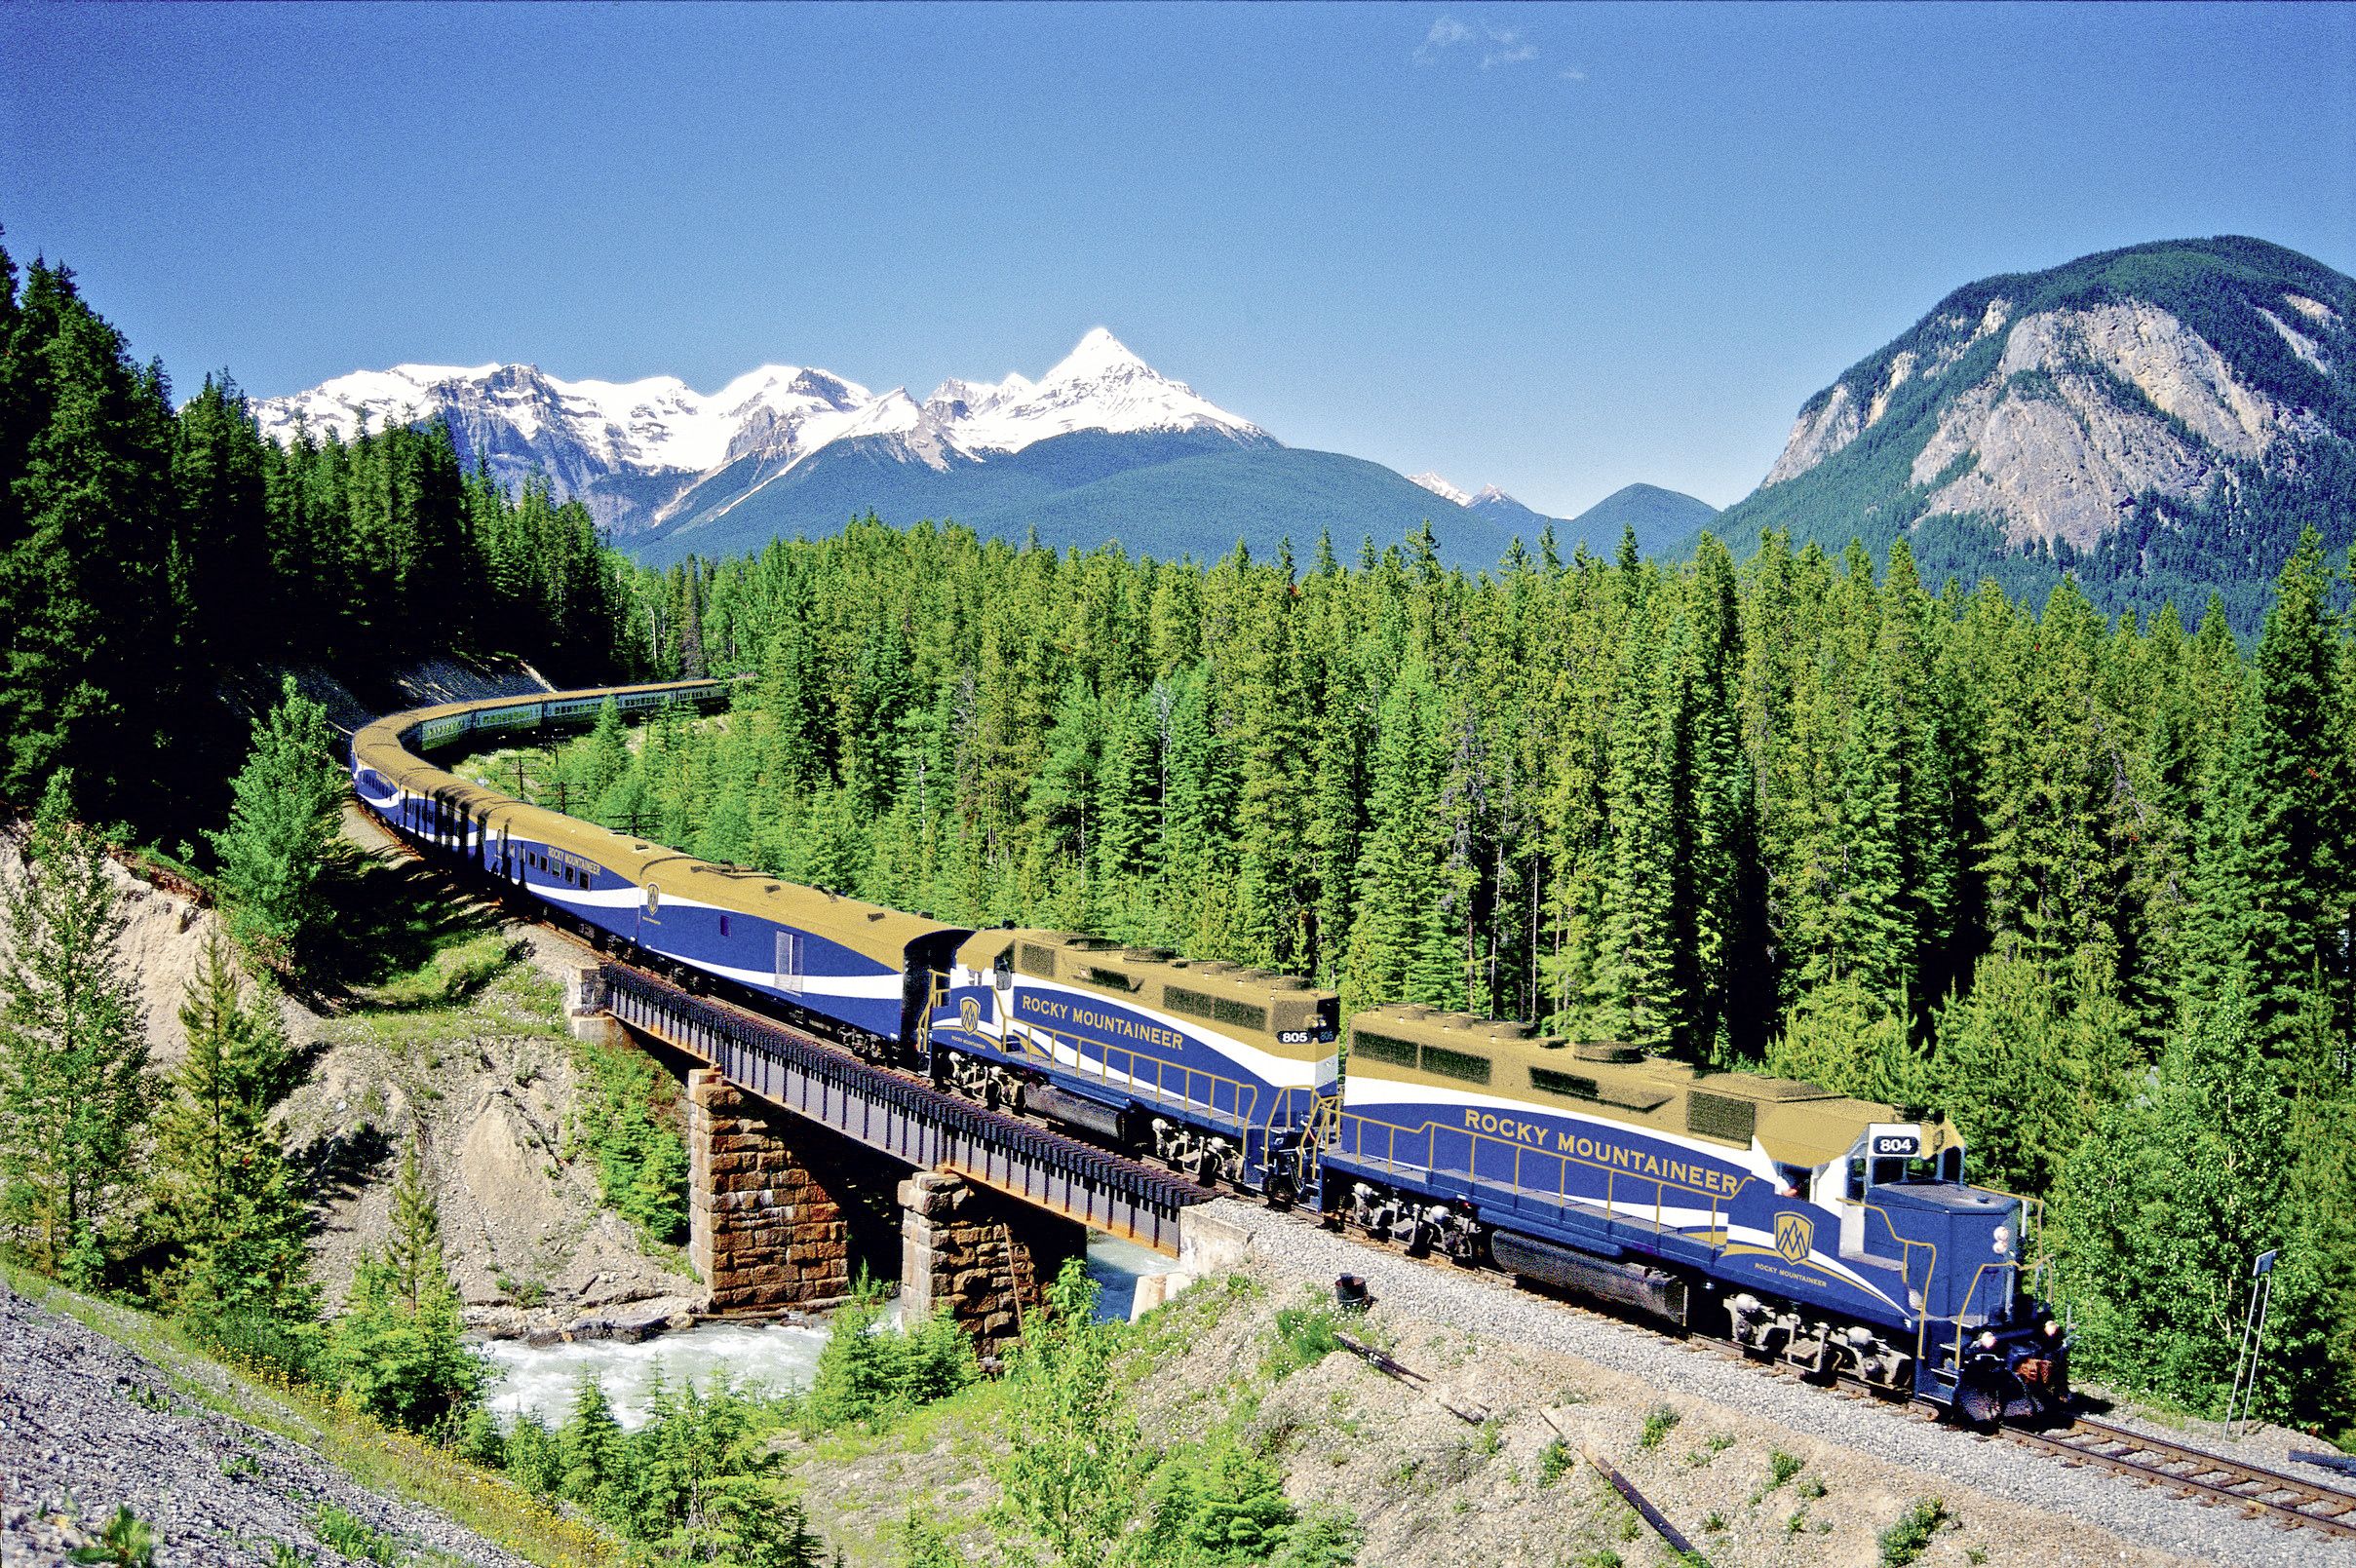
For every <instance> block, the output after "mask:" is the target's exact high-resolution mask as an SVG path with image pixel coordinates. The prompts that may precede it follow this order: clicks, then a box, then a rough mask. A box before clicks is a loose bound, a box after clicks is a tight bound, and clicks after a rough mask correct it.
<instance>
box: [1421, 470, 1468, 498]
mask: <svg viewBox="0 0 2356 1568" xmlns="http://www.w3.org/2000/svg"><path fill="white" fill-rule="evenodd" d="M1408 482H1409V483H1410V484H1420V485H1422V486H1423V487H1424V488H1425V489H1427V490H1429V491H1431V492H1432V494H1434V495H1436V496H1438V497H1439V498H1440V499H1441V500H1443V501H1446V502H1448V503H1449V504H1450V505H1451V506H1459V507H1469V506H1471V505H1472V504H1473V498H1472V497H1471V496H1469V495H1467V494H1466V493H1465V492H1464V491H1462V490H1459V489H1457V488H1456V487H1455V486H1454V485H1452V484H1450V483H1448V480H1446V479H1444V478H1441V477H1440V476H1439V475H1437V474H1434V473H1433V472H1432V471H1431V470H1430V469H1425V470H1424V471H1423V472H1422V473H1420V474H1410V475H1409V476H1408Z"/></svg>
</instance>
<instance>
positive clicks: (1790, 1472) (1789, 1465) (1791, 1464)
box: [1767, 1448, 1807, 1492]
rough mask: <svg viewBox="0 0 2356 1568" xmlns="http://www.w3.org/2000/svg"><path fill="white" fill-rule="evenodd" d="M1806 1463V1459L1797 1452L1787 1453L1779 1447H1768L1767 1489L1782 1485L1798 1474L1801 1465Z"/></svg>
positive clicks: (1771, 1489) (1770, 1489)
mask: <svg viewBox="0 0 2356 1568" xmlns="http://www.w3.org/2000/svg"><path fill="white" fill-rule="evenodd" d="M1806 1464H1807V1461H1806V1460H1804V1459H1802V1458H1800V1457H1799V1456H1798V1455H1797V1454H1787V1453H1785V1452H1784V1451H1783V1450H1782V1449H1780V1448H1773V1449H1769V1450H1768V1452H1767V1490H1768V1491H1770V1492H1771V1491H1773V1490H1775V1488H1777V1487H1778V1486H1781V1485H1783V1483H1784V1482H1786V1481H1788V1480H1790V1479H1791V1478H1792V1477H1793V1476H1795V1475H1796V1474H1798V1473H1799V1472H1800V1469H1801V1467H1803V1466H1804V1465H1806Z"/></svg>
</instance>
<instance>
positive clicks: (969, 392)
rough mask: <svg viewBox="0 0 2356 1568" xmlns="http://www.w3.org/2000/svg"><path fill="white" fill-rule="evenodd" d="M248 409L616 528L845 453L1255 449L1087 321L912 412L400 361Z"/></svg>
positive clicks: (662, 519) (834, 385) (290, 433)
mask: <svg viewBox="0 0 2356 1568" xmlns="http://www.w3.org/2000/svg"><path fill="white" fill-rule="evenodd" d="M254 412H255V414H256V416H257V417H258V418H259V420H260V422H261V427H262V430H263V432H264V433H265V434H266V435H269V436H272V437H274V438H276V439H278V440H293V439H294V437H295V433H296V431H297V430H298V429H308V430H309V431H310V432H311V433H312V434H313V435H314V436H323V437H324V436H325V435H326V434H328V432H333V433H334V434H335V435H336V436H337V437H339V438H341V439H343V440H350V439H351V438H352V437H353V436H354V435H355V434H356V433H357V432H359V431H360V430H361V429H362V428H363V427H364V426H365V427H366V428H367V429H368V430H382V429H384V428H386V427H387V426H391V425H412V424H420V423H423V422H426V421H428V420H433V419H438V418H439V419H447V420H448V421H449V424H450V429H451V433H452V435H453V437H454V438H455V439H456V441H457V444H458V447H459V456H460V458H461V459H462V460H463V461H465V462H466V463H467V464H469V465H470V466H471V465H472V464H473V463H474V462H475V461H476V460H477V459H478V458H480V459H482V460H483V462H485V463H487V464H488V466H489V468H490V471H491V473H492V474H493V475H495V476H497V477H498V478H501V479H503V480H505V481H507V482H509V483H515V482H519V481H521V479H522V478H525V477H526V476H528V475H531V474H534V473H540V474H545V475H547V476H548V478H549V479H550V481H551V482H552V484H553V485H554V486H555V488H556V490H557V493H558V495H559V496H560V497H579V498H580V499H582V500H584V501H586V502H588V503H589V505H590V507H591V509H592V510H593V511H594V512H596V513H597V514H598V516H599V520H600V521H603V522H605V523H607V524H609V525H610V526H612V527H613V528H614V529H615V531H616V532H617V533H624V534H627V533H633V532H638V531H642V530H645V529H648V528H654V527H659V526H661V525H663V524H665V523H666V522H669V521H672V520H674V519H676V518H682V517H684V516H687V514H686V513H683V512H682V511H681V508H682V506H683V505H686V504H688V503H689V502H690V501H691V500H692V501H693V503H694V505H693V511H694V513H695V514H696V515H702V514H704V513H709V512H712V511H714V510H715V508H716V509H718V510H721V511H724V510H727V507H728V505H729V504H730V503H731V502H732V501H741V500H742V499H743V498H744V497H746V496H749V495H750V494H752V493H753V491H755V490H758V489H760V488H763V487H765V486H767V485H770V484H772V483H774V482H775V481H776V480H778V479H780V478H783V477H785V476H786V475H788V474H791V473H792V472H794V471H795V470H796V469H799V468H801V467H803V466H804V465H806V464H808V463H810V462H811V461H813V460H814V459H816V458H817V457H818V456H819V454H820V453H822V452H825V451H828V450H829V449H830V448H834V447H837V446H840V445H844V444H845V443H848V444H849V445H850V446H852V447H854V448H858V449H860V450H862V451H863V452H864V454H865V455H867V456H868V457H869V458H870V459H872V458H875V457H878V456H885V457H888V458H890V459H891V460H892V461H895V462H900V463H918V464H921V465H923V466H924V467H926V468H928V469H931V470H934V471H935V472H946V470H948V469H949V468H950V467H952V466H954V465H958V464H961V463H970V462H975V461H985V460H987V459H989V458H992V457H996V456H1003V455H1007V454H1012V453H1016V452H1020V451H1023V450H1024V448H1025V447H1028V446H1030V445H1032V444H1034V443H1035V442H1038V441H1042V440H1053V439H1055V438H1057V437H1062V436H1068V435H1072V434H1075V433H1078V432H1083V431H1095V432H1102V433H1105V434H1108V435H1116V436H1130V435H1143V434H1180V433H1196V432H1205V433H1210V434H1212V435H1215V436H1217V437H1221V438H1224V439H1225V440H1229V441H1233V442H1238V443H1242V444H1259V443H1268V442H1271V441H1272V438H1270V437H1269V436H1268V434H1267V433H1266V432H1265V431H1262V430H1261V429H1260V428H1259V427H1258V426H1256V425H1255V424H1253V423H1252V422H1251V421H1249V420H1247V419H1243V418H1239V417H1238V416H1236V415H1234V414H1231V413H1228V412H1227V411H1226V410H1225V409H1223V408H1220V407H1218V406H1217V404H1215V403H1213V402H1210V401H1209V400H1208V399H1205V398H1202V397H1200V396H1198V395H1197V394H1196V393H1195V391H1194V390H1193V389H1192V388H1191V387H1188V386H1187V385H1186V384H1185V383H1183V382H1180V381H1174V380H1172V379H1170V378H1169V377H1167V376H1165V375H1163V374H1161V373H1160V372H1159V371H1157V370H1155V369H1154V368H1153V367H1152V366H1151V365H1149V364H1147V363H1145V362H1144V361H1142V360H1140V359H1139V358H1138V357H1137V356H1136V355H1135V354H1133V353H1131V352H1130V351H1129V350H1128V349H1127V348H1126V347H1124V346H1123V345H1122V343H1121V342H1120V340H1119V339H1117V338H1115V337H1114V336H1113V335H1112V334H1111V333H1110V332H1108V331H1106V330H1105V329H1104V328H1102V327H1098V328H1096V329H1095V330H1094V331H1091V332H1090V333H1089V334H1088V335H1087V336H1086V337H1083V338H1082V339H1081V340H1080V342H1079V345H1078V347H1076V348H1074V349H1073V350H1072V351H1071V353H1070V354H1068V355H1066V356H1065V357H1064V359H1063V360H1062V363H1058V364H1057V365H1056V366H1055V368H1053V369H1051V370H1049V371H1048V372H1047V374H1046V375H1044V376H1042V377H1041V378H1040V379H1039V380H1037V381H1036V382H1033V381H1030V380H1028V379H1026V378H1024V377H1023V376H1021V375H1015V374H1010V375H1008V376H1006V377H1005V378H1004V379H1002V380H999V381H995V382H986V381H965V380H949V381H945V382H943V383H942V384H941V386H940V387H938V388H937V389H935V390H934V392H933V394H932V395H931V396H930V397H929V398H927V399H925V401H924V402H921V403H919V402H916V401H915V400H914V399H912V398H910V397H909V396H908V392H907V390H906V389H905V388H899V387H895V388H893V389H892V390H891V391H889V392H886V393H883V394H881V395H880V396H878V395H877V394H875V393H872V392H869V390H868V389H867V388H866V387H864V386H861V385H860V384H859V383H857V382H855V381H850V380H846V379H844V378H843V377H841V376H838V375H834V374H832V373H831V372H830V371H826V370H819V369H808V368H804V367H801V366H798V365H780V364H769V365H763V366H761V367H760V368H759V369H757V370H753V371H751V372H749V373H748V374H745V375H742V376H739V377H737V378H736V379H735V380H734V381H731V382H729V383H728V384H727V385H726V386H724V387H722V388H720V389H719V390H718V391H717V392H712V393H703V392H698V391H696V390H695V389H694V388H692V387H690V386H688V385H687V384H686V383H685V382H683V381H680V380H678V379H677V378H676V377H674V376H654V377H649V378H648V379H646V380H643V381H628V382H613V381H564V380H560V379H559V378H557V377H555V376H552V375H549V374H547V373H546V372H544V371H542V370H541V369H540V368H539V367H538V366H536V365H528V364H484V365H472V366H463V365H438V364H401V365H395V366H394V367H393V368H392V369H390V370H361V371H356V372H354V373H353V374H351V375H346V376H338V377H336V378H335V379H334V380H331V381H328V382H326V383H323V384H322V385H320V386H317V387H314V388H312V389H311V390H309V391H307V392H300V393H296V394H294V395H292V396H290V397H286V398H269V399H262V400H259V401H257V402H255V403H254ZM722 476H728V477H729V478H728V479H727V480H725V481H723V482H722V483H721V484H720V485H719V486H718V487H717V489H715V483H714V481H715V480H719V479H721V477H722ZM731 487H732V488H733V491H734V493H733V495H729V494H724V493H720V492H722V491H725V490H727V489H729V488H731Z"/></svg>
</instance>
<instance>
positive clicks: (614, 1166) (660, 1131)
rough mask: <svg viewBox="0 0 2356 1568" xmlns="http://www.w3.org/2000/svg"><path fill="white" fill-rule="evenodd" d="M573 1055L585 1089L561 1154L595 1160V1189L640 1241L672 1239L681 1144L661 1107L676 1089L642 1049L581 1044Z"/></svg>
mask: <svg viewBox="0 0 2356 1568" xmlns="http://www.w3.org/2000/svg"><path fill="white" fill-rule="evenodd" d="M574 1060H575V1061H576V1062H577V1063H579V1064H580V1066H581V1067H582V1069H583V1075H582V1076H583V1077H584V1079H585V1080H586V1082H585V1083H584V1084H583V1086H582V1088H583V1090H585V1092H583V1093H582V1094H581V1095H579V1097H577V1098H576V1099H575V1101H574V1106H573V1121H572V1126H571V1128H570V1137H569V1139H568V1144H567V1150H566V1153H567V1156H568V1157H569V1156H570V1155H571V1154H572V1153H573V1152H574V1151H576V1150H582V1151H586V1152H587V1153H588V1155H589V1157H590V1158H591V1159H592V1160H593V1161H595V1162H596V1165H597V1172H598V1195H599V1200H600V1201H601V1202H602V1203H603V1204H604V1205H605V1206H607V1207H608V1208H611V1209H614V1210H616V1211H617V1212H619V1213H620V1214H621V1215H622V1217H623V1218H625V1219H627V1220H629V1221H630V1222H631V1223H632V1224H634V1225H636V1226H637V1228H638V1230H639V1231H640V1232H641V1233H642V1234H643V1235H644V1236H645V1237H646V1238H647V1240H649V1241H652V1242H658V1243H675V1242H677V1241H679V1240H681V1239H682V1238H683V1237H684V1235H685V1234H686V1229H687V1144H686V1140H685V1139H683V1138H681V1137H680V1136H679V1134H678V1130H677V1128H676V1127H674V1126H673V1124H672V1121H671V1119H670V1117H669V1116H668V1115H666V1114H665V1108H666V1107H667V1106H669V1105H671V1104H674V1103H676V1100H677V1098H678V1091H677V1090H676V1087H675V1086H674V1085H673V1083H672V1081H671V1079H670V1078H669V1077H667V1076H666V1075H665V1074H664V1072H663V1070H662V1068H661V1067H659V1066H657V1065H656V1064H655V1063H654V1062H653V1061H651V1060H649V1059H648V1058H647V1056H646V1055H645V1053H644V1052H638V1051H633V1050H629V1049H628V1048H624V1047H607V1046H599V1045H595V1044H582V1045H580V1046H579V1047H577V1048H576V1050H575V1052H574Z"/></svg>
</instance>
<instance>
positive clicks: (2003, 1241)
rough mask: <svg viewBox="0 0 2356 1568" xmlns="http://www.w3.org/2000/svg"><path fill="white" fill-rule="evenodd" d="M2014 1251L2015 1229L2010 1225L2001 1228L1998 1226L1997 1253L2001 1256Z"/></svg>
mask: <svg viewBox="0 0 2356 1568" xmlns="http://www.w3.org/2000/svg"><path fill="white" fill-rule="evenodd" d="M2012 1249H2013V1228H2012V1227H2011V1226H2010V1225H1999V1226H1997V1227H1996V1251H1997V1253H1998V1254H1999V1255H2001V1254H2003V1253H2006V1252H2010V1251H2011V1250H2012Z"/></svg>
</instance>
